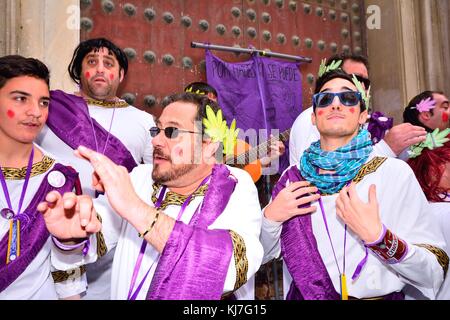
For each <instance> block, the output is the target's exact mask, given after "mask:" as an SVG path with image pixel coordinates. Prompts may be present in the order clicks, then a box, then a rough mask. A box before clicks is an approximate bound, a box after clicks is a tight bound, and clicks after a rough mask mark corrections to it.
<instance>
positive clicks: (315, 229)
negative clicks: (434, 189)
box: [261, 72, 448, 299]
mask: <svg viewBox="0 0 450 320" xmlns="http://www.w3.org/2000/svg"><path fill="white" fill-rule="evenodd" d="M327 77H328V78H327ZM349 91H350V92H351V91H356V87H355V85H354V84H353V83H352V78H351V77H350V76H348V75H345V73H343V72H338V73H335V74H332V75H326V74H325V75H324V76H323V79H320V78H319V80H318V84H316V94H318V93H319V92H320V93H321V94H322V93H330V92H331V93H333V94H335V93H339V92H349ZM340 99H341V98H340V97H339V98H338V97H337V96H334V98H333V100H332V101H330V103H328V104H324V105H323V106H321V107H320V108H319V107H315V110H314V113H313V115H312V119H313V123H314V124H315V125H316V126H317V129H318V130H319V132H320V133H321V135H320V141H319V145H320V148H321V150H323V152H324V153H325V151H327V152H334V151H335V150H341V149H339V148H341V147H342V148H343V147H344V146H347V144H349V142H353V141H354V139H356V137H357V136H359V135H360V134H361V133H362V132H361V131H359V130H360V129H359V126H360V125H362V124H364V122H365V120H366V117H367V110H365V108H364V107H362V103H363V102H362V100H360V103H359V104H361V111H360V112H356V110H355V108H358V109H359V108H360V107H358V106H354V107H353V106H349V105H344V104H343V102H342V101H341V100H340ZM359 104H358V105H359ZM356 116H357V117H356ZM355 152H356V151H355ZM358 152H360V151H358ZM330 155H331V153H330ZM303 157H305V155H304V156H303ZM323 160H326V159H325V158H324V159H323ZM317 170H319V171H316V172H317V177H318V178H317V179H318V180H317V181H326V180H324V179H325V178H321V176H323V177H326V176H330V175H333V174H334V172H335V170H331V169H328V170H324V169H322V167H317ZM336 170H339V168H338V167H337V168H336ZM300 172H301V171H300ZM293 176H296V179H292V177H293ZM289 177H290V178H291V179H289ZM302 180H303V179H302V178H301V176H300V173H299V170H298V166H291V167H290V168H289V169H287V170H286V171H285V173H283V175H282V176H281V178H280V181H279V182H278V185H277V186H276V187H275V189H277V191H279V192H277V193H276V197H274V198H273V199H272V202H271V203H270V204H269V205H268V206H267V207H266V208H265V209H264V218H263V229H262V232H261V241H262V243H263V246H264V250H265V256H264V259H263V263H264V262H267V261H270V260H271V259H273V258H279V257H280V256H281V254H283V255H286V254H289V253H290V252H289V251H288V250H292V247H289V246H294V247H295V237H292V236H291V237H290V238H288V235H286V237H285V238H283V228H287V227H288V226H295V225H296V224H295V223H297V221H299V222H298V223H299V225H303V226H305V224H304V222H303V224H302V222H300V221H310V222H306V224H308V223H310V224H309V226H310V227H311V232H312V238H308V239H309V242H308V243H309V245H311V248H312V247H314V248H315V249H314V250H313V249H310V250H311V251H310V252H307V251H302V248H301V247H297V249H296V250H298V255H297V258H298V259H300V260H298V259H297V262H298V261H301V259H303V258H302V257H305V258H306V256H311V255H312V254H311V253H312V252H318V257H319V258H318V259H320V260H321V261H318V260H315V261H314V264H315V267H312V269H313V270H314V269H315V268H316V267H317V268H318V267H320V266H321V265H323V266H324V267H325V269H324V270H325V272H324V274H323V278H321V279H325V280H327V279H331V280H330V281H331V282H330V285H331V286H332V287H331V288H330V287H326V286H325V284H324V282H320V283H317V282H309V283H301V276H302V274H301V273H302V272H304V273H306V272H308V271H307V270H304V269H302V270H300V269H299V268H298V267H297V266H298V264H297V262H294V261H291V262H289V261H287V259H285V262H286V264H287V265H288V269H290V270H292V272H295V273H296V274H297V275H300V277H297V280H296V282H295V284H294V283H290V284H289V285H290V289H289V287H285V291H288V290H289V293H288V297H289V296H291V298H294V299H295V298H298V295H303V296H304V297H305V299H330V298H331V299H336V298H337V297H339V294H340V295H341V297H342V296H345V295H344V294H343V291H342V290H341V281H340V276H341V274H342V273H343V269H344V267H343V261H344V258H345V273H346V277H347V281H346V283H347V289H348V296H350V297H353V298H357V299H364V298H373V297H380V298H383V297H384V296H386V297H388V296H390V295H393V294H394V295H396V297H397V298H398V295H397V293H400V292H401V290H402V289H403V288H404V286H405V284H411V285H413V286H414V287H415V288H417V289H418V290H420V291H421V292H422V293H423V294H424V295H425V296H427V297H428V298H430V299H434V298H435V297H436V294H437V292H438V290H439V287H440V286H441V284H442V281H443V279H444V275H445V273H446V271H447V268H448V256H447V255H446V254H445V252H444V251H443V250H442V248H443V247H444V241H443V237H442V234H441V232H440V230H439V228H438V226H437V225H436V224H435V223H434V221H433V220H432V219H431V217H430V216H429V215H428V214H427V210H429V205H428V202H427V201H426V198H425V196H424V194H423V192H422V190H421V188H420V185H419V184H418V182H417V180H416V179H415V177H414V174H413V172H412V171H411V170H410V168H409V167H408V166H407V165H406V163H404V162H403V161H400V160H397V159H394V158H383V157H377V153H376V152H375V151H372V152H371V153H370V154H369V155H368V157H367V159H366V161H365V163H364V164H363V165H362V166H361V169H360V170H359V172H358V174H356V176H354V177H353V178H352V179H351V181H352V183H351V184H348V183H349V182H347V185H346V186H343V187H342V189H341V190H340V191H338V192H333V193H331V194H328V193H326V194H323V192H321V193H322V194H319V193H317V191H318V189H317V188H316V187H315V186H314V185H310V184H309V182H308V181H302ZM342 183H343V182H342ZM319 199H321V202H322V203H319V202H318V200H319ZM305 205H306V207H305ZM309 215H310V216H309ZM324 216H325V218H324ZM309 219H310V220H309ZM346 225H347V231H345V230H346V227H345V226H346ZM292 228H294V227H292ZM327 229H328V230H329V231H327ZM286 230H288V229H286ZM286 230H285V231H286ZM386 230H388V232H386ZM286 232H288V231H286ZM328 232H329V235H328ZM389 232H392V233H393V234H394V236H393V237H394V239H397V240H398V243H399V245H398V247H394V246H392V247H390V249H391V251H389V254H391V253H393V256H392V257H395V253H396V252H397V250H398V249H399V248H401V245H400V244H401V243H403V244H404V250H403V252H402V255H401V256H398V257H397V258H395V259H392V260H390V261H389V263H388V262H387V260H383V259H382V258H380V257H378V256H377V254H379V253H380V252H381V251H382V250H386V248H389V246H388V245H384V243H385V241H386V239H385V237H387V234H388V233H389ZM300 234H302V233H301V232H300V233H299V234H298V235H300ZM345 234H346V236H344V235H345ZM344 237H345V238H344ZM330 238H331V240H330ZM282 239H285V240H282ZM397 240H395V241H397ZM283 241H285V242H283ZM283 243H284V246H285V249H284V250H286V251H284V252H282V245H283ZM344 243H345V253H344ZM315 250H317V251H315ZM366 251H367V252H368V256H367V260H366V261H365V262H364V259H363V258H364V257H365V255H366ZM374 253H376V254H374ZM392 257H391V258H392ZM308 261H309V260H308ZM322 262H323V264H322ZM311 263H312V262H311ZM306 267H309V266H306ZM358 267H360V268H361V269H360V270H358V271H357V269H358ZM292 272H291V275H292V276H293V277H294V278H296V277H295V276H294V274H292ZM354 274H355V275H356V278H355V279H354V280H353V281H352V275H354ZM358 274H359V275H358ZM321 286H324V287H321ZM333 291H334V293H333ZM314 292H315V294H314ZM336 292H337V295H336ZM290 294H293V295H290Z"/></svg>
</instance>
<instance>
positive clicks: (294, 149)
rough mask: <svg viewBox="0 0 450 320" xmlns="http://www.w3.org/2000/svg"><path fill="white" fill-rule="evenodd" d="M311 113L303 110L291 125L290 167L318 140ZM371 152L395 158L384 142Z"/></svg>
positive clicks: (311, 110)
mask: <svg viewBox="0 0 450 320" xmlns="http://www.w3.org/2000/svg"><path fill="white" fill-rule="evenodd" d="M312 113H313V108H312V107H310V108H308V109H306V110H304V111H303V112H302V113H301V114H300V115H299V116H298V117H297V119H295V121H294V123H293V125H292V129H291V133H290V135H289V163H290V165H291V166H293V165H295V164H297V163H299V161H300V157H301V156H302V155H303V152H305V150H306V149H308V148H309V146H310V145H311V143H313V142H316V141H317V140H319V139H320V133H319V131H318V130H317V127H316V126H315V125H313V124H312V122H311V115H312ZM373 150H374V151H375V152H376V153H377V155H379V156H384V157H393V158H395V157H396V155H395V153H394V152H393V151H392V149H391V148H390V147H389V145H388V144H387V143H386V141H384V140H380V142H378V143H377V144H376V145H374V147H373Z"/></svg>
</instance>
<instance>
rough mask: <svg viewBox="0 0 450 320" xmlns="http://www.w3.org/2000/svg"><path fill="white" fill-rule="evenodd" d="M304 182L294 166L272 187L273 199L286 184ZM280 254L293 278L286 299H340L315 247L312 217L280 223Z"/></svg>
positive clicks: (305, 216) (303, 216) (297, 218)
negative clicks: (281, 225) (281, 226)
mask: <svg viewBox="0 0 450 320" xmlns="http://www.w3.org/2000/svg"><path fill="white" fill-rule="evenodd" d="M288 179H289V181H290V182H296V181H301V180H303V179H302V177H301V175H300V170H299V169H298V168H297V167H296V166H292V167H290V168H289V169H288V170H287V171H286V172H285V173H284V174H283V175H282V176H281V178H280V180H279V181H278V182H277V184H276V185H275V187H274V189H273V192H272V198H275V197H276V195H277V194H278V193H279V192H280V191H281V190H282V189H283V188H284V187H285V186H286V182H287V180H288ZM281 255H282V257H283V260H284V262H285V263H286V266H287V269H288V270H289V273H290V274H291V276H292V284H291V287H290V289H289V292H288V294H287V297H286V299H288V300H303V299H305V300H339V299H340V296H339V294H338V293H337V292H336V290H335V289H334V287H333V282H332V281H331V278H330V275H329V274H328V271H327V269H326V267H325V265H324V263H323V260H322V257H321V256H320V253H319V250H318V248H317V242H316V238H315V237H314V234H313V231H312V224H311V215H310V214H307V215H301V216H297V217H294V218H292V219H290V220H288V221H286V222H284V223H283V229H282V231H281Z"/></svg>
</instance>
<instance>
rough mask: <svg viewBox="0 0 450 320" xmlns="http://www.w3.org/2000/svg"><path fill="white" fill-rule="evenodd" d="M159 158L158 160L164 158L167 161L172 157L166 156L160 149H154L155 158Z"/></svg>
mask: <svg viewBox="0 0 450 320" xmlns="http://www.w3.org/2000/svg"><path fill="white" fill-rule="evenodd" d="M155 157H158V158H162V159H165V160H171V157H170V155H168V154H165V153H164V152H163V151H162V149H160V148H154V149H153V158H155Z"/></svg>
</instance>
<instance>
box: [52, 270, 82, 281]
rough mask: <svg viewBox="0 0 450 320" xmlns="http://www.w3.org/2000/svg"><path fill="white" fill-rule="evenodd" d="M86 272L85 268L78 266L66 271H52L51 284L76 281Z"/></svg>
mask: <svg viewBox="0 0 450 320" xmlns="http://www.w3.org/2000/svg"><path fill="white" fill-rule="evenodd" d="M85 272H86V266H80V267H76V268H73V269H69V270H67V271H61V270H58V271H53V272H52V278H53V282H55V283H60V282H64V281H66V280H69V279H76V278H79V277H81V276H82V275H83V274H84V273H85Z"/></svg>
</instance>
